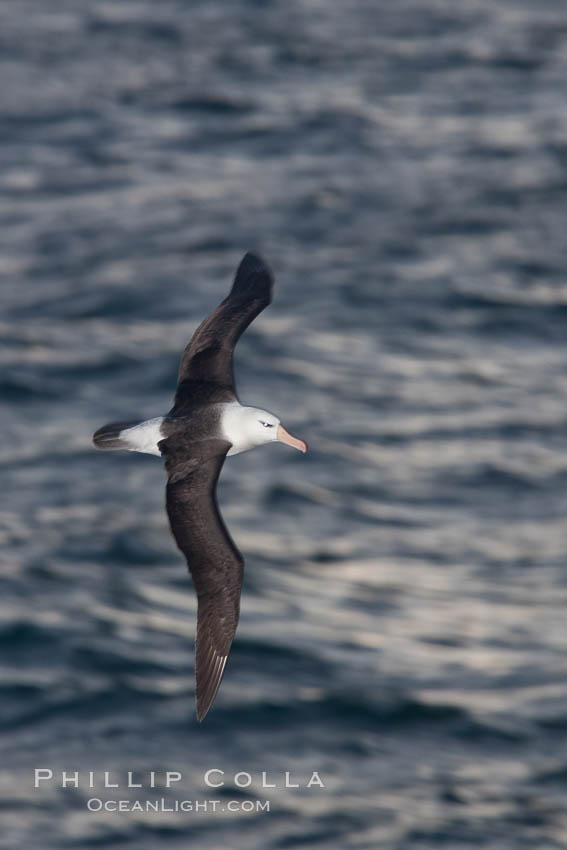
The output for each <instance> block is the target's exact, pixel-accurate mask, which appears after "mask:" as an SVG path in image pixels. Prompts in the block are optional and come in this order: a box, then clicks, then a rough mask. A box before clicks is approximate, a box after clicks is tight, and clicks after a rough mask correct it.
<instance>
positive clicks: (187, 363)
mask: <svg viewBox="0 0 567 850" xmlns="http://www.w3.org/2000/svg"><path fill="white" fill-rule="evenodd" d="M273 283H274V281H273V277H272V273H271V271H270V269H269V268H268V266H267V265H266V263H265V262H264V261H263V260H261V259H260V258H259V257H256V256H255V255H254V254H246V255H245V257H244V259H243V260H242V262H241V263H240V265H239V266H238V269H237V272H236V277H235V278H234V283H233V285H232V289H231V290H230V293H229V295H228V296H227V297H226V298H225V299H224V301H222V302H221V303H220V304H219V306H218V307H217V308H216V309H215V310H213V312H212V313H211V314H210V315H209V316H207V318H206V319H204V320H203V321H202V322H201V324H200V325H199V327H198V328H197V330H196V331H195V333H194V334H193V337H192V339H191V341H190V343H189V345H188V346H187V348H186V349H185V351H184V352H183V357H182V358H181V364H180V366H179V375H178V378H177V392H176V395H175V407H180V406H182V405H183V404H184V403H185V402H186V401H189V400H194V398H195V395H196V393H199V394H204V395H205V397H206V400H208V401H224V400H230V399H232V398H234V396H235V395H236V392H235V389H234V375H233V370H232V352H233V351H234V346H235V345H236V343H237V342H238V340H239V339H240V337H241V336H242V334H243V333H244V331H245V330H246V328H247V327H248V325H249V324H250V323H251V322H252V321H253V320H254V319H255V318H256V316H257V315H258V313H261V312H262V310H263V309H264V308H265V307H267V306H268V304H270V302H271V300H272V289H273Z"/></svg>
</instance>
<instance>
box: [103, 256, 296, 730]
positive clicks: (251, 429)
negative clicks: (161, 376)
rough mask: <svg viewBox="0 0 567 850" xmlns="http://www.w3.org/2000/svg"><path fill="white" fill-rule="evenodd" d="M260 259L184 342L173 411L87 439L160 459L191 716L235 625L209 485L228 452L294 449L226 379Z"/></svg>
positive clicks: (221, 530) (262, 273)
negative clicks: (189, 600)
mask: <svg viewBox="0 0 567 850" xmlns="http://www.w3.org/2000/svg"><path fill="white" fill-rule="evenodd" d="M272 290H273V277H272V274H271V272H270V269H269V268H268V266H267V265H266V263H265V262H264V261H263V260H261V259H260V258H259V257H257V256H255V255H254V254H250V253H248V254H246V255H245V256H244V259H243V260H242V262H241V263H240V265H239V267H238V269H237V272H236V277H235V279H234V283H233V285H232V289H231V290H230V293H229V294H228V296H227V297H226V298H225V299H224V301H222V302H221V303H220V304H219V305H218V307H216V309H215V310H213V312H212V313H211V314H210V315H209V316H207V317H206V319H204V320H203V321H202V322H201V324H200V325H199V327H198V328H197V330H196V331H195V333H194V334H193V337H192V339H191V340H190V342H189V344H188V345H187V347H186V348H185V351H184V352H183V356H182V358H181V364H180V366H179V375H178V379H177V391H176V393H175V399H174V403H173V407H172V409H171V410H170V411H169V413H167V414H166V415H165V416H158V417H156V418H154V419H148V420H145V421H142V422H138V421H136V422H115V423H111V424H109V425H104V426H103V427H102V428H99V429H98V431H97V432H96V433H95V434H94V436H93V442H94V445H95V446H96V448H98V449H102V450H104V451H108V450H119V449H123V450H127V451H135V452H146V453H148V454H154V455H159V456H162V457H163V458H164V460H165V468H166V471H167V487H166V508H167V514H168V517H169V523H170V526H171V531H172V533H173V536H174V538H175V542H176V543H177V545H178V547H179V549H180V550H181V551H182V553H183V554H184V556H185V558H186V559H187V565H188V567H189V571H190V573H191V577H192V579H193V584H194V586H195V591H196V593H197V600H198V609H197V635H196V646H195V656H196V663H195V675H196V701H197V719H198V720H199V721H202V720H203V719H204V718H205V716H206V714H207V712H208V711H209V709H210V707H211V705H212V703H213V700H214V698H215V696H216V694H217V691H218V689H219V685H220V683H221V679H222V676H223V673H224V668H225V665H226V661H227V658H228V654H229V652H230V648H231V645H232V641H233V638H234V635H235V632H236V627H237V625H238V617H239V612H240V591H241V588H242V573H243V568H244V561H243V558H242V555H241V554H240V552H239V551H238V549H237V547H236V545H235V544H234V541H233V540H232V538H231V536H230V534H229V532H228V530H227V528H226V526H225V524H224V522H223V520H222V517H221V515H220V513H219V509H218V505H217V500H216V484H217V480H218V477H219V474H220V471H221V468H222V465H223V463H224V459H225V457H226V456H227V455H234V454H238V453H239V452H245V451H248V450H249V449H253V448H255V447H256V446H260V445H262V444H263V443H271V442H274V441H276V440H279V441H280V442H282V443H287V445H288V446H293V448H294V449H298V450H299V451H301V452H306V451H307V444H306V443H305V442H304V441H303V440H299V439H297V437H293V436H292V435H291V434H289V433H288V432H287V431H286V430H285V428H284V427H283V425H282V424H281V423H280V420H279V419H278V417H277V416H274V414H273V413H269V412H268V411H267V410H260V409H259V408H256V407H245V406H243V405H242V404H241V403H240V401H239V400H238V396H237V394H236V388H235V383H234V372H233V362H232V361H233V352H234V347H235V345H236V343H237V342H238V340H239V338H240V336H241V335H242V334H243V333H244V331H245V330H246V328H247V327H248V325H249V324H250V323H251V322H252V321H253V320H254V319H255V318H256V316H257V315H258V314H259V313H261V312H262V310H264V308H265V307H267V306H268V304H270V303H271V300H272Z"/></svg>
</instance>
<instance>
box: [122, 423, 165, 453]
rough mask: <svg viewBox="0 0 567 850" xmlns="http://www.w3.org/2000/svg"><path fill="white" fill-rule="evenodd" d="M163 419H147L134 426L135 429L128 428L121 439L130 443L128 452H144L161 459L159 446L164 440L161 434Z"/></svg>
mask: <svg viewBox="0 0 567 850" xmlns="http://www.w3.org/2000/svg"><path fill="white" fill-rule="evenodd" d="M163 419H164V417H163V416H156V418H155V419H147V420H146V421H145V422H140V424H139V425H134V427H133V428H126V429H125V430H124V431H121V432H120V438H121V439H122V440H125V441H126V442H127V443H128V450H129V451H131V452H144V453H145V454H148V455H157V456H158V457H161V452H160V450H159V449H158V445H157V444H158V443H159V441H160V440H163V434H162V433H161V423H162V422H163Z"/></svg>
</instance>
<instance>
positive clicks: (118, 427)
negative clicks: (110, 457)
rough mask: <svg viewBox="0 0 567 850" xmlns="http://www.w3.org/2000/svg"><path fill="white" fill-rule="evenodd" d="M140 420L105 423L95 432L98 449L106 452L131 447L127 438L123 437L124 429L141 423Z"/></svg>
mask: <svg viewBox="0 0 567 850" xmlns="http://www.w3.org/2000/svg"><path fill="white" fill-rule="evenodd" d="M139 424H140V420H139V419H137V420H136V421H135V422H111V423H110V424H109V425H103V426H102V428H99V429H98V431H95V433H94V434H93V443H94V444H95V446H96V447H97V449H102V451H104V452H109V451H117V450H118V449H122V450H124V449H129V448H130V444H129V443H128V441H127V440H124V439H122V438H121V436H120V435H121V433H122V431H125V430H126V429H127V428H132V427H133V426H134V425H139Z"/></svg>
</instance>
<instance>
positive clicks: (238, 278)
mask: <svg viewBox="0 0 567 850" xmlns="http://www.w3.org/2000/svg"><path fill="white" fill-rule="evenodd" d="M273 285H274V276H273V274H272V270H271V269H270V267H269V265H268V264H267V263H266V261H265V260H263V259H262V257H260V255H259V254H255V253H253V252H252V251H247V253H246V254H244V256H243V258H242V260H241V261H240V265H239V266H238V268H237V270H236V275H235V278H234V284H233V286H232V293H239V294H244V293H254V294H259V295H260V294H263V295H264V296H267V297H268V298H271V292H272V288H273Z"/></svg>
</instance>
